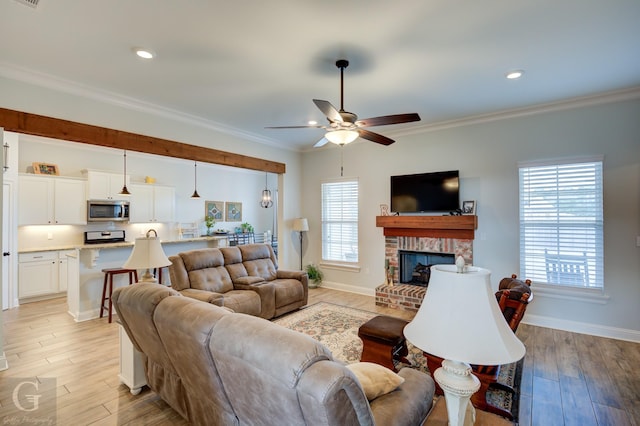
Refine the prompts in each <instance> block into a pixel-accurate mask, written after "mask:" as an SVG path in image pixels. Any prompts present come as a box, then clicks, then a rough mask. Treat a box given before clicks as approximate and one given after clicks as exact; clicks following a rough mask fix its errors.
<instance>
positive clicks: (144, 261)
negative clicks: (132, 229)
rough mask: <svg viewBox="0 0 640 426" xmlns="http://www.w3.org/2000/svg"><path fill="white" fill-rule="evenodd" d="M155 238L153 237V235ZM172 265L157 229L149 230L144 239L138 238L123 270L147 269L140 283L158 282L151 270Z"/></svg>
mask: <svg viewBox="0 0 640 426" xmlns="http://www.w3.org/2000/svg"><path fill="white" fill-rule="evenodd" d="M152 232H153V233H154V234H155V236H154V237H151V236H150V235H151V233H152ZM169 265H171V261H170V260H169V259H168V258H167V256H166V255H165V254H164V250H162V245H161V244H160V240H159V239H158V233H157V232H156V230H155V229H149V230H148V231H147V234H146V235H145V236H144V237H140V238H136V242H135V245H134V246H133V250H132V251H131V256H129V259H127V261H126V262H125V263H124V265H123V268H126V269H146V271H145V273H144V275H142V278H141V279H140V282H152V283H155V282H157V280H156V278H155V277H154V276H153V274H151V269H153V268H162V267H163V266H169Z"/></svg>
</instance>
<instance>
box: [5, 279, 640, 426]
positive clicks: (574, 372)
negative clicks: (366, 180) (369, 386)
mask: <svg viewBox="0 0 640 426" xmlns="http://www.w3.org/2000/svg"><path fill="white" fill-rule="evenodd" d="M319 301H327V302H332V303H336V304H341V305H348V306H351V307H354V308H358V309H364V310H368V311H372V312H379V313H384V314H388V315H394V316H399V317H402V318H404V319H411V318H410V317H411V315H410V314H407V313H405V312H399V311H396V310H391V309H382V308H379V307H376V306H375V304H374V301H373V297H367V296H362V295H357V294H352V293H345V292H340V291H335V290H329V289H324V288H320V289H314V290H310V300H309V303H310V304H312V303H316V302H319ZM3 321H4V339H5V348H4V350H5V354H6V356H7V358H8V361H9V369H8V370H6V371H3V372H0V423H2V424H15V423H8V422H7V421H6V419H11V418H12V417H13V418H18V417H20V416H22V414H23V413H22V412H20V411H18V410H17V409H16V408H15V407H13V404H12V403H11V396H12V392H13V386H12V385H11V380H9V379H22V378H26V379H29V378H33V377H38V378H55V379H56V399H57V421H58V424H59V425H147V424H153V425H185V424H186V422H185V421H184V420H182V418H180V417H179V416H178V415H177V414H176V413H175V412H174V411H173V410H172V409H171V408H170V407H169V406H167V404H165V403H164V402H163V401H162V400H161V399H159V398H158V397H157V396H156V395H155V394H154V393H153V392H151V391H149V390H148V389H147V388H145V390H143V392H142V393H141V394H140V395H137V396H133V395H131V394H130V393H129V389H128V388H127V387H126V386H124V385H121V384H120V383H119V381H118V370H119V367H118V328H117V325H116V324H115V323H112V324H109V323H107V321H106V318H104V319H96V320H92V321H85V322H82V323H75V322H74V321H73V320H72V318H71V317H70V316H69V314H67V307H66V301H65V299H54V300H49V301H44V302H36V303H30V304H25V305H22V306H20V307H19V308H17V309H12V310H9V311H4V312H3ZM518 336H519V337H520V339H522V341H523V342H524V343H525V345H526V346H527V355H526V357H525V368H524V373H523V378H522V394H521V399H520V424H521V425H536V426H537V425H540V426H555V425H600V426H603V425H612V426H621V425H634V426H640V373H639V372H638V370H637V368H638V367H639V366H640V344H636V343H629V342H624V341H619V340H611V339H604V338H598V337H593V336H587V335H582V334H575V333H569V332H563V331H558V330H551V329H547V328H540V327H533V326H527V325H526V324H522V325H521V326H520V328H519V330H518ZM605 361H606V362H605Z"/></svg>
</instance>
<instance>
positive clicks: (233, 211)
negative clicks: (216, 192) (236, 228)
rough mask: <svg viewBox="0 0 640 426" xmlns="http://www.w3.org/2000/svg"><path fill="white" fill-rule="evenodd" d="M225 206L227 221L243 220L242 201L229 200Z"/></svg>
mask: <svg viewBox="0 0 640 426" xmlns="http://www.w3.org/2000/svg"><path fill="white" fill-rule="evenodd" d="M225 207H226V213H227V214H226V219H225V220H226V221H227V222H242V203H238V202H236V201H227V202H226V205H225Z"/></svg>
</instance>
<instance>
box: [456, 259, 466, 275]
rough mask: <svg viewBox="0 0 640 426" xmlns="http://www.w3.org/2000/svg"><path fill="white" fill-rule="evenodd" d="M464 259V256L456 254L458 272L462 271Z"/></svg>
mask: <svg viewBox="0 0 640 426" xmlns="http://www.w3.org/2000/svg"><path fill="white" fill-rule="evenodd" d="M464 267H465V261H464V257H462V256H458V257H456V270H457V272H458V273H459V274H462V273H464Z"/></svg>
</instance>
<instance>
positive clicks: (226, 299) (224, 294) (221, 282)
mask: <svg viewBox="0 0 640 426" xmlns="http://www.w3.org/2000/svg"><path fill="white" fill-rule="evenodd" d="M169 260H171V265H170V266H169V274H170V276H171V287H172V288H173V289H175V290H177V291H179V292H180V293H182V294H183V295H184V296H188V297H192V298H194V299H198V300H201V301H204V302H209V303H213V304H215V305H218V306H224V307H227V308H230V309H232V310H233V311H234V312H240V313H244V314H249V315H254V316H259V317H262V318H266V319H270V318H273V317H277V316H280V315H282V314H284V313H287V312H290V311H293V310H296V309H298V308H300V307H302V306H304V305H306V304H307V300H308V291H309V290H308V277H307V273H306V272H304V271H284V270H281V269H278V260H277V259H276V256H275V253H274V252H273V248H272V247H271V246H270V245H268V244H247V245H241V246H234V247H224V248H220V249H217V248H207V249H200V250H191V251H187V252H183V253H179V254H177V255H175V256H170V257H169Z"/></svg>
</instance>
